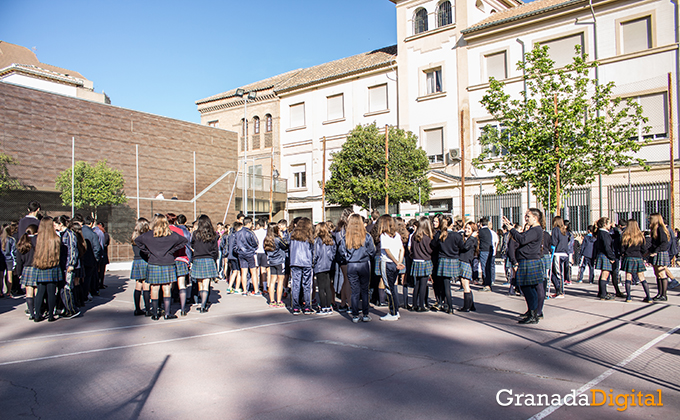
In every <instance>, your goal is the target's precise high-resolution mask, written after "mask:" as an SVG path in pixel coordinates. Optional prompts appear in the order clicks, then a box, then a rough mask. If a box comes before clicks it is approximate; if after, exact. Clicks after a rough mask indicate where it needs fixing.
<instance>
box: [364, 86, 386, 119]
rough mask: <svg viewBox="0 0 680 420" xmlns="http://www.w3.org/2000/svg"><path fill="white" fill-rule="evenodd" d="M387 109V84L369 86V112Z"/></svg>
mask: <svg viewBox="0 0 680 420" xmlns="http://www.w3.org/2000/svg"><path fill="white" fill-rule="evenodd" d="M386 109H387V85H380V86H373V87H370V88H368V112H377V111H384V110H386Z"/></svg>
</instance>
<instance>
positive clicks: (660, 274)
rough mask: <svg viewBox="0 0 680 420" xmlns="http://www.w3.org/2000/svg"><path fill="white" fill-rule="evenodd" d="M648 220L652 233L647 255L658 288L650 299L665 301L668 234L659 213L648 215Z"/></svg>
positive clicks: (668, 261) (668, 262)
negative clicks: (650, 260)
mask: <svg viewBox="0 0 680 420" xmlns="http://www.w3.org/2000/svg"><path fill="white" fill-rule="evenodd" d="M649 222H650V223H649V232H650V233H651V235H652V246H651V247H649V256H650V257H651V259H652V266H653V267H654V275H655V276H656V285H657V286H656V287H657V290H658V292H657V295H656V296H655V297H654V298H653V299H652V300H655V301H656V300H660V301H665V300H667V297H666V291H667V290H668V278H667V276H666V267H668V265H669V264H670V258H669V256H668V245H669V241H668V238H670V235H669V233H668V228H667V227H666V225H665V224H664V222H663V217H662V216H661V214H659V213H654V214H652V215H651V216H650V217H649Z"/></svg>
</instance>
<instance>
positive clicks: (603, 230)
mask: <svg viewBox="0 0 680 420" xmlns="http://www.w3.org/2000/svg"><path fill="white" fill-rule="evenodd" d="M596 224H597V239H596V240H595V255H597V256H596V257H595V268H596V269H597V270H601V271H600V280H599V281H598V293H597V297H598V298H600V300H612V299H613V297H612V295H610V294H608V293H607V281H608V280H609V277H610V276H611V273H612V270H613V269H614V268H613V264H614V262H615V260H616V256H615V255H614V248H613V240H612V235H611V234H610V233H609V230H610V229H611V222H610V221H609V218H608V217H601V218H600V219H599V220H598V221H597V223H596ZM613 281H616V279H614V280H613Z"/></svg>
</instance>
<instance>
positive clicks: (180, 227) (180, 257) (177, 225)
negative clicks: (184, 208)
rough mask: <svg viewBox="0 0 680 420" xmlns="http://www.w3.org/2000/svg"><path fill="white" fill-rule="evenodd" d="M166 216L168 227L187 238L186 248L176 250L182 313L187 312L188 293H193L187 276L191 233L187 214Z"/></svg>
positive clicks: (177, 280) (177, 279)
mask: <svg viewBox="0 0 680 420" xmlns="http://www.w3.org/2000/svg"><path fill="white" fill-rule="evenodd" d="M165 217H166V218H167V219H168V227H169V228H170V230H171V231H172V232H174V233H176V234H178V235H180V236H184V239H186V240H187V245H185V246H184V248H180V249H178V250H177V251H175V269H176V271H177V278H176V279H175V281H176V282H177V289H178V290H179V306H180V313H181V314H186V312H185V310H184V306H185V305H186V302H187V295H188V296H191V295H192V293H191V290H189V291H187V288H188V289H191V284H192V283H191V282H187V277H189V262H190V261H191V257H192V254H191V247H190V246H189V241H190V240H191V233H190V232H189V229H187V228H186V226H184V223H186V216H184V215H182V214H180V215H179V216H176V215H175V214H173V213H168V214H166V215H165ZM173 283H174V281H173ZM171 290H172V288H171ZM163 298H164V299H163V300H164V301H165V289H163ZM165 310H166V313H167V310H168V309H167V308H166V309H165Z"/></svg>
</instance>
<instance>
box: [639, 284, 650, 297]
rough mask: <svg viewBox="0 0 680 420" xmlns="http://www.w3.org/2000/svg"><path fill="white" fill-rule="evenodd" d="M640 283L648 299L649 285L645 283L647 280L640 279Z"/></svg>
mask: <svg viewBox="0 0 680 420" xmlns="http://www.w3.org/2000/svg"><path fill="white" fill-rule="evenodd" d="M640 284H641V285H642V288H643V289H644V290H645V296H647V299H649V285H648V284H647V280H642V281H641V282H640Z"/></svg>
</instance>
